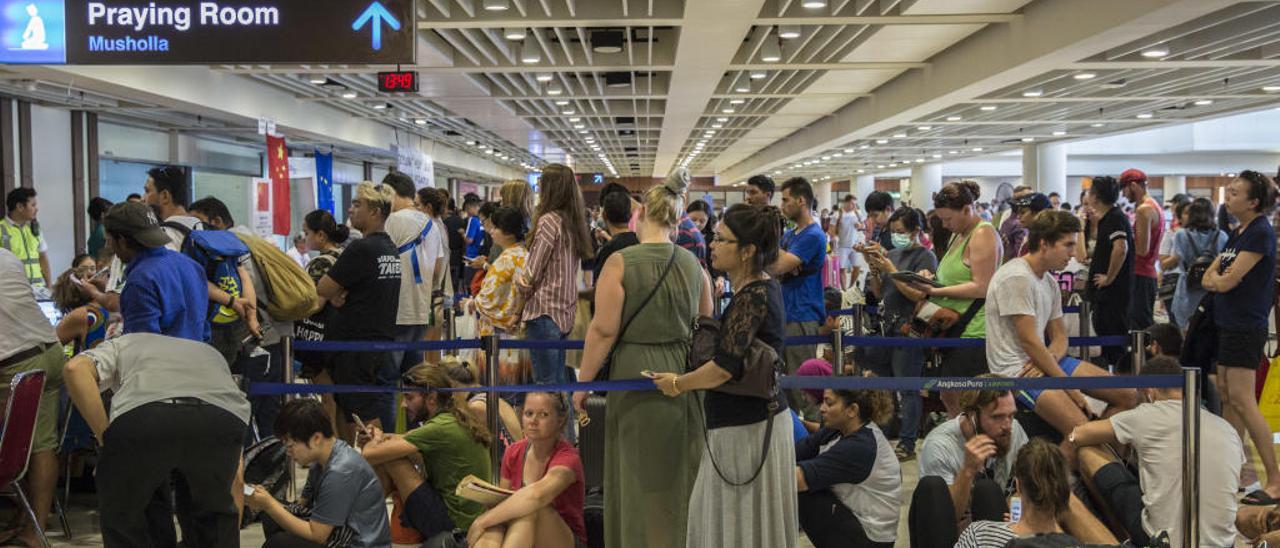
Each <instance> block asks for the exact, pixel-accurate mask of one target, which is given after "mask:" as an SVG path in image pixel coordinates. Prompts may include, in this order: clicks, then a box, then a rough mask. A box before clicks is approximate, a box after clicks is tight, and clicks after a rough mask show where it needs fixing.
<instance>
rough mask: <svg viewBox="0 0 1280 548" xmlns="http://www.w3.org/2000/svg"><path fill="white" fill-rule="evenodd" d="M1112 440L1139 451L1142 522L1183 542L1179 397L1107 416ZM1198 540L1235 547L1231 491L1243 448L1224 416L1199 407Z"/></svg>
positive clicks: (1237, 477)
mask: <svg viewBox="0 0 1280 548" xmlns="http://www.w3.org/2000/svg"><path fill="white" fill-rule="evenodd" d="M1111 426H1112V428H1114V429H1115V432H1116V439H1117V440H1119V441H1120V443H1124V444H1129V445H1132V446H1133V448H1134V450H1135V451H1137V453H1138V481H1139V483H1140V484H1141V485H1142V503H1143V505H1144V506H1145V508H1143V510H1142V527H1143V528H1144V529H1146V531H1147V534H1149V535H1151V536H1153V537H1154V536H1156V535H1157V534H1159V532H1160V531H1168V532H1169V545H1170V546H1182V402H1181V401H1178V400H1161V401H1157V402H1154V403H1144V404H1142V405H1139V406H1138V407H1136V408H1134V409H1131V410H1129V411H1124V412H1121V413H1117V414H1116V415H1115V416H1113V417H1111ZM1200 447H1202V448H1206V449H1208V451H1207V452H1205V453H1202V454H1201V455H1200V544H1201V545H1202V546H1234V545H1235V538H1236V527H1235V519H1236V490H1237V489H1238V488H1239V487H1240V468H1241V466H1243V465H1244V462H1245V458H1244V448H1243V446H1242V445H1241V443H1240V436H1238V435H1236V431H1235V429H1234V428H1232V427H1231V425H1230V424H1228V423H1227V421H1225V420H1223V419H1222V418H1221V417H1219V416H1217V415H1214V414H1212V413H1206V412H1205V411H1204V409H1201V410H1200Z"/></svg>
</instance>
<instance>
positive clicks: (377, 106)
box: [373, 103, 387, 110]
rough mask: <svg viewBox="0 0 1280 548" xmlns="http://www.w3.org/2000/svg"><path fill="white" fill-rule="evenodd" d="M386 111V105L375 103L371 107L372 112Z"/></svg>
mask: <svg viewBox="0 0 1280 548" xmlns="http://www.w3.org/2000/svg"><path fill="white" fill-rule="evenodd" d="M386 109H387V104H386V103H377V104H375V105H373V110H386Z"/></svg>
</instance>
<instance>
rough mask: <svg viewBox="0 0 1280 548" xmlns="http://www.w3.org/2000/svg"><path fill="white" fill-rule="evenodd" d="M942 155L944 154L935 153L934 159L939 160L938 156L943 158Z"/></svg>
mask: <svg viewBox="0 0 1280 548" xmlns="http://www.w3.org/2000/svg"><path fill="white" fill-rule="evenodd" d="M941 157H942V155H941V154H934V155H933V159H934V160H937V159H938V158H941Z"/></svg>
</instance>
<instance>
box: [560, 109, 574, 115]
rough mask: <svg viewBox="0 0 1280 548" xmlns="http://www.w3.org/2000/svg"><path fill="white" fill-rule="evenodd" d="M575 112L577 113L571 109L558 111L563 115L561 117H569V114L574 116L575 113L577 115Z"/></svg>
mask: <svg viewBox="0 0 1280 548" xmlns="http://www.w3.org/2000/svg"><path fill="white" fill-rule="evenodd" d="M577 112H578V111H576V110H574V109H573V108H566V109H564V110H562V111H560V114H563V115H565V116H569V115H570V114H575V113H577Z"/></svg>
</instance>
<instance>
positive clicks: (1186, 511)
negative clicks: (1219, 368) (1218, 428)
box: [1182, 368, 1200, 548]
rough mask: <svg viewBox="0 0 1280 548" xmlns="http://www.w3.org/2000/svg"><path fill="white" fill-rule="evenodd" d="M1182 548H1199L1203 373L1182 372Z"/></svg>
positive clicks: (1188, 370)
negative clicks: (1185, 547) (1201, 374)
mask: <svg viewBox="0 0 1280 548" xmlns="http://www.w3.org/2000/svg"><path fill="white" fill-rule="evenodd" d="M1182 378H1183V384H1182V462H1183V466H1182V545H1183V546H1187V547H1189V548H1199V546H1200V372H1199V370H1197V369H1190V368H1188V369H1183V370H1182Z"/></svg>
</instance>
